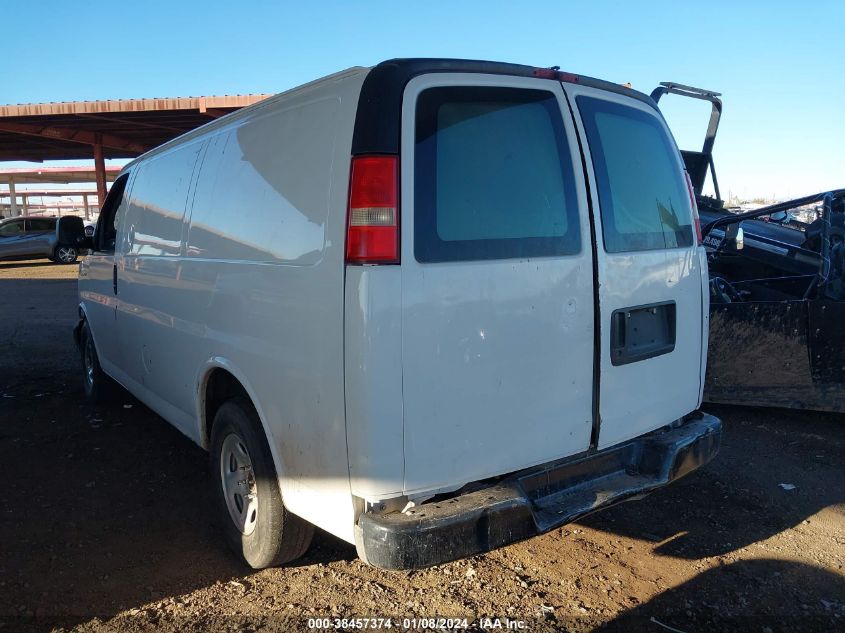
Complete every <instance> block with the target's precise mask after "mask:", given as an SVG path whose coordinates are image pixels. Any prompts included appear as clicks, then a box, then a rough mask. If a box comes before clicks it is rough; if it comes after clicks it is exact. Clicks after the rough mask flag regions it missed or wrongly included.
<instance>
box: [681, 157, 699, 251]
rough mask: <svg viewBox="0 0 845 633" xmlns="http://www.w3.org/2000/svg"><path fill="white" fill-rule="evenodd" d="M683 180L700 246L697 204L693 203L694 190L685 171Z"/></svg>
mask: <svg viewBox="0 0 845 633" xmlns="http://www.w3.org/2000/svg"><path fill="white" fill-rule="evenodd" d="M684 178H685V179H686V181H687V192H688V193H689V203H690V206H691V207H692V219H693V221H694V222H695V238H696V240H698V244H699V245H701V242H702V237H701V218H699V217H698V203H697V202H696V201H695V189H694V188H693V186H692V180H690V177H689V173H688V172H687V170H686V169H685V170H684Z"/></svg>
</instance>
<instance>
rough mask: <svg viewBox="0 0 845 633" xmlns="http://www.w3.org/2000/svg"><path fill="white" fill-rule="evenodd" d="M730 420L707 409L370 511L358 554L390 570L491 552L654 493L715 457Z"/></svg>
mask: <svg viewBox="0 0 845 633" xmlns="http://www.w3.org/2000/svg"><path fill="white" fill-rule="evenodd" d="M721 436H722V423H721V422H720V421H719V419H718V418H715V417H713V416H711V415H708V414H706V413H701V412H695V413H693V414H690V415H689V416H686V418H685V419H684V422H683V423H682V424H681V425H680V426H675V427H666V428H663V429H660V430H658V431H654V432H652V433H649V434H647V435H642V436H640V437H638V438H636V439H633V440H630V441H628V442H625V443H623V444H619V445H617V446H614V447H611V448H608V449H605V450H603V451H600V452H598V453H593V454H591V455H587V456H583V457H579V458H575V459H567V460H562V461H556V462H550V463H548V464H543V465H541V466H537V467H534V468H530V469H527V470H523V471H520V472H518V473H515V474H513V475H511V476H509V477H508V478H506V479H504V480H502V481H500V482H498V483H497V484H495V485H493V486H491V487H489V488H485V489H483V490H477V491H474V492H469V493H466V494H461V495H458V496H456V497H453V498H451V499H448V500H446V501H438V502H429V503H426V504H423V505H421V506H417V507H416V508H413V509H411V510H409V511H408V512H405V513H401V512H391V513H376V512H365V513H363V514H362V515H361V516H360V517H359V519H358V524H357V525H356V526H355V541H356V547H357V549H358V555H359V556H360V557H361V558H362V559H363V560H364V561H366V562H367V563H369V564H371V565H375V566H376V567H382V568H384V569H419V568H423V567H429V566H431V565H439V564H441V563H446V562H449V561H453V560H457V559H459V558H464V557H466V556H472V555H475V554H480V553H482V552H488V551H490V550H493V549H496V548H497V547H502V546H504V545H507V544H509V543H513V542H516V541H520V540H523V539H526V538H529V537H532V536H535V535H537V534H542V533H543V532H547V531H549V530H552V529H554V528H556V527H559V526H561V525H564V524H565V523H569V522H570V521H574V520H575V519H578V518H580V517H582V516H584V515H586V514H589V513H591V512H594V511H595V510H599V509H601V508H605V507H608V506H611V505H613V504H616V503H619V502H621V501H625V500H627V499H631V498H632V497H637V496H639V495H643V494H645V493H648V492H650V491H652V490H654V489H656V488H660V487H661V486H665V485H666V484H668V483H670V482H672V481H674V480H676V479H679V478H680V477H683V476H684V475H686V474H687V473H689V472H692V471H693V470H695V469H696V468H699V467H700V466H703V465H704V464H706V463H707V462H709V461H710V460H711V459H713V457H714V456H715V455H716V453H717V452H718V451H719V444H720V441H721Z"/></svg>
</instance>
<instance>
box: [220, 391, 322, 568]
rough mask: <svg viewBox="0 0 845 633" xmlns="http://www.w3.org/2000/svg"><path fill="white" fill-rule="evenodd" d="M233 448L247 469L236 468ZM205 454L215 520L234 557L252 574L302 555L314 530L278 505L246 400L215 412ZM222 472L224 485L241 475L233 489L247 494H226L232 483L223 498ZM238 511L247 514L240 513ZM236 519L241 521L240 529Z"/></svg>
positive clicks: (263, 442) (265, 450)
mask: <svg viewBox="0 0 845 633" xmlns="http://www.w3.org/2000/svg"><path fill="white" fill-rule="evenodd" d="M233 436H234V437H233ZM238 443H239V445H238ZM233 446H236V447H238V448H237V450H240V449H245V453H246V455H245V458H246V460H248V462H249V463H250V467H248V468H247V467H244V466H242V465H239V463H238V462H237V461H236V460H237V459H238V458H237V457H236V456H235V455H234V454H232V453H230V451H231V448H232V447H233ZM210 452H211V455H210V458H211V483H212V494H213V495H214V499H215V506H216V510H217V512H216V514H217V519H218V523H219V524H220V528H221V529H222V530H223V533H224V535H225V537H226V541H227V542H228V543H229V547H231V548H232V550H233V551H234V552H235V554H237V555H238V556H239V557H240V558H241V559H242V560H243V561H244V562H245V563H246V564H247V565H249V566H250V567H252V568H253V569H263V568H265V567H274V566H278V565H284V564H285V563H289V562H291V561H293V560H296V559H297V558H300V557H301V556H302V555H303V554H305V552H306V551H307V550H308V547H309V546H310V545H311V538H312V536H313V535H314V526H313V525H311V524H310V523H308V522H307V521H305V520H304V519H301V518H300V517H298V516H296V515H295V514H291V513H290V512H288V510H287V509H286V508H285V506H284V503H282V495H281V493H280V491H279V484H278V477H277V476H276V468H275V467H274V465H273V456H272V454H271V453H270V447H269V446H268V444H267V439H266V437H265V435H264V430H263V429H262V427H261V422H260V420H259V419H258V414H257V413H256V412H255V408H254V407H253V406H252V403H250V402H249V400H248V399H246V398H235V399H233V400H229V401H228V402H225V403H224V404H223V405H222V406H221V407H220V409H218V411H217V414H216V415H215V416H214V423H213V426H212V429H211V451H210ZM241 457H243V453H242V454H241ZM224 470H225V472H227V473H229V477H228V479H229V480H232V479H233V478H234V475H235V474H238V473H243V475H242V477H243V479H240V482H239V484H238V485H236V486H235V487H234V489H236V490H238V491H242V492H245V493H246V495H240V494H239V493H237V492H236V493H235V494H234V495H233V494H231V490H233V488H232V484H230V487H229V488H228V490H229V491H230V493H229V494H228V495H227V493H226V491H227V488H226V487H225V486H224ZM251 495H255V500H254V503H256V506H255V508H256V509H255V510H250V506H251V504H252V503H253V499H249V500H247V497H251ZM239 496H240V504H238V503H237V501H238V497H239ZM227 498H228V501H227ZM230 508H231V509H230ZM241 508H242V509H243V510H246V511H247V512H243V511H241V512H239V509H241ZM236 516H239V517H240V518H241V524H239V523H238V522H237V521H238V519H236ZM250 519H251V520H250Z"/></svg>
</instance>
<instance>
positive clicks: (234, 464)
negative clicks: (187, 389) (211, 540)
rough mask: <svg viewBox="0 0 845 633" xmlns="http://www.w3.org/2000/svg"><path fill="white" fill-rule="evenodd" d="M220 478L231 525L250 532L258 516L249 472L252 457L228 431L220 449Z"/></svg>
mask: <svg viewBox="0 0 845 633" xmlns="http://www.w3.org/2000/svg"><path fill="white" fill-rule="evenodd" d="M220 481H221V482H222V484H223V497H224V499H226V507H227V508H228V509H229V516H230V517H231V518H232V521H233V522H234V524H235V527H237V528H238V530H240V531H241V533H242V534H245V535H247V536H248V535H250V534H252V532H253V531H254V530H255V524H256V521H257V520H258V488H257V486H256V485H255V475H254V474H253V472H252V459H251V458H250V456H249V452H247V450H246V445H245V444H244V442H243V440H242V439H241V438H240V437H238V436H237V435H235V434H234V433H230V434H229V435H227V436H226V439H224V440H223V448H222V450H221V451H220Z"/></svg>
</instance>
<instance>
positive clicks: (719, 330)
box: [651, 83, 845, 411]
mask: <svg viewBox="0 0 845 633" xmlns="http://www.w3.org/2000/svg"><path fill="white" fill-rule="evenodd" d="M667 94H674V95H680V96H684V97H691V98H694V99H702V100H705V101H709V102H710V103H711V105H712V108H711V115H710V123H709V125H708V128H707V133H706V136H705V141H704V145H703V147H702V150H701V151H693V150H682V151H681V154H682V156H683V159H684V164H685V166H686V169H687V172H688V173H689V176H690V180H691V182H692V185H693V188H694V189H695V193H696V201H697V203H698V209H699V215H700V217H701V224H702V235H703V241H704V246H705V248H706V249H707V251H708V261H709V265H710V344H709V352H708V358H707V377H706V382H705V392H704V398H705V400H707V401H710V402H720V403H731V404H747V405H756V406H772V407H789V408H799V409H815V410H825V411H845V266H843V257H845V245H843V238H844V237H845V189H837V190H833V191H825V192H821V193H817V194H813V195H810V196H805V197H803V198H797V199H795V200H789V201H786V202H780V203H777V204H774V205H771V206H767V207H763V208H760V209H756V210H754V211H749V212H745V213H737V212H732V211H731V210H728V209H726V208H725V206H724V203H723V201H722V199H721V196H720V194H719V185H718V180H717V178H716V171H715V165H714V162H713V145H714V142H715V138H716V131H717V129H718V125H719V119H720V117H721V113H722V102H721V100H720V99H719V96H720V95H719V94H718V93H715V92H711V91H708V90H701V89H698V88H692V87H690V86H684V85H681V84H674V83H662V84H661V85H660V86H659V87H658V88H656V89H655V90H654V91H653V92H652V95H651V96H652V98H653V99H654V100H655V101H659V100H660V98H661V97H663V96H665V95H667ZM708 172H709V174H710V177H711V181H712V183H713V188H714V190H715V196H704V195H703V194H702V190H703V188H704V183H705V179H706V177H707V174H708ZM796 210H800V211H801V213H800V214H798V213H796ZM798 217H800V218H803V221H802V220H801V219H798Z"/></svg>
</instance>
